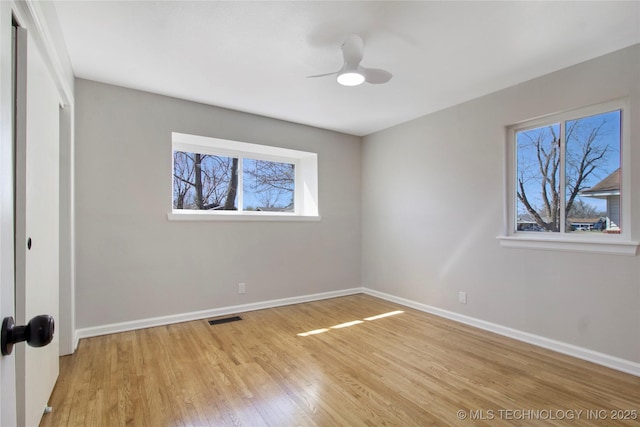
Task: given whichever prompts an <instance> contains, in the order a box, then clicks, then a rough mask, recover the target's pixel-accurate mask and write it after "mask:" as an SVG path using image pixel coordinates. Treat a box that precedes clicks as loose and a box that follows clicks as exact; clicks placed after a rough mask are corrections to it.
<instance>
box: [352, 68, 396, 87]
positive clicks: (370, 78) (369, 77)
mask: <svg viewBox="0 0 640 427" xmlns="http://www.w3.org/2000/svg"><path fill="white" fill-rule="evenodd" d="M358 71H360V72H361V73H362V74H363V75H364V79H365V81H366V82H367V83H372V84H381V83H386V82H388V81H389V80H391V77H393V74H391V73H390V72H388V71H387V70H381V69H380V68H365V67H358Z"/></svg>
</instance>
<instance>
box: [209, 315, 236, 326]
mask: <svg viewBox="0 0 640 427" xmlns="http://www.w3.org/2000/svg"><path fill="white" fill-rule="evenodd" d="M238 320H242V317H240V316H233V317H225V318H224V319H213V320H209V324H210V325H220V324H222V323H229V322H237V321H238Z"/></svg>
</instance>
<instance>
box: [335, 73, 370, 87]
mask: <svg viewBox="0 0 640 427" xmlns="http://www.w3.org/2000/svg"><path fill="white" fill-rule="evenodd" d="M364 80H365V79H364V76H363V75H362V74H360V73H358V72H357V71H347V72H344V73H340V74H338V83H340V84H341V85H342V86H358V85H361V84H362V83H364Z"/></svg>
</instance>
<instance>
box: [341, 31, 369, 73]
mask: <svg viewBox="0 0 640 427" xmlns="http://www.w3.org/2000/svg"><path fill="white" fill-rule="evenodd" d="M363 52H364V43H363V42H362V39H361V38H360V36H357V35H355V34H351V35H350V36H349V37H348V38H347V39H346V40H345V41H344V43H343V44H342V56H343V57H344V68H345V69H352V70H355V69H356V68H357V67H358V65H359V64H360V61H362V55H363Z"/></svg>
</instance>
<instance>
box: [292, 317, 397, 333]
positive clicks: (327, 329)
mask: <svg viewBox="0 0 640 427" xmlns="http://www.w3.org/2000/svg"><path fill="white" fill-rule="evenodd" d="M402 313H404V311H402V310H395V311H390V312H388V313H382V314H377V315H375V316H371V317H365V318H364V320H352V321H351V322H345V323H340V324H339V325H334V326H329V328H322V329H314V330H313V331H308V332H301V333H299V334H298V336H299V337H308V336H309V335H317V334H321V333H323V332H327V331H329V330H331V329H342V328H348V327H349V326H354V325H359V324H361V323H364V321H365V320H367V321H372V320H378V319H383V318H385V317H390V316H395V315H397V314H402Z"/></svg>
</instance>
